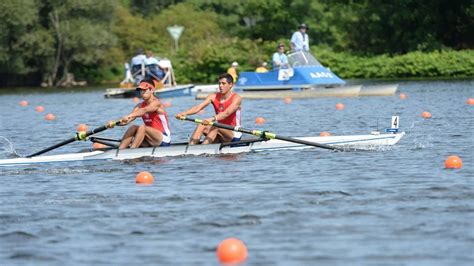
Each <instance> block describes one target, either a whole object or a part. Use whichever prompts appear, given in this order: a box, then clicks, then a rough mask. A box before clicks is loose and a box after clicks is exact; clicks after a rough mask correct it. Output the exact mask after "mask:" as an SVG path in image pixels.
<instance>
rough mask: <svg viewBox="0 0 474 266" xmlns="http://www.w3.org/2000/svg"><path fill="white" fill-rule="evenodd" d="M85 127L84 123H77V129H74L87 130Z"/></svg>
mask: <svg viewBox="0 0 474 266" xmlns="http://www.w3.org/2000/svg"><path fill="white" fill-rule="evenodd" d="M87 129H88V127H87V125H86V124H79V125H78V126H77V129H76V130H77V131H87Z"/></svg>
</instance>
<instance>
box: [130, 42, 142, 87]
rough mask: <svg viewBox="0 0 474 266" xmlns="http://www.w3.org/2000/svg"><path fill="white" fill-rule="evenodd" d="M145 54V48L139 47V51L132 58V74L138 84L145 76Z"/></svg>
mask: <svg viewBox="0 0 474 266" xmlns="http://www.w3.org/2000/svg"><path fill="white" fill-rule="evenodd" d="M145 58H146V56H145V54H143V49H141V48H139V49H137V52H136V54H135V56H134V57H132V60H131V61H130V67H131V71H132V76H133V78H134V79H135V83H136V84H138V82H139V81H140V80H142V79H143V78H145V73H144V72H145V71H144V70H145V68H144V66H145Z"/></svg>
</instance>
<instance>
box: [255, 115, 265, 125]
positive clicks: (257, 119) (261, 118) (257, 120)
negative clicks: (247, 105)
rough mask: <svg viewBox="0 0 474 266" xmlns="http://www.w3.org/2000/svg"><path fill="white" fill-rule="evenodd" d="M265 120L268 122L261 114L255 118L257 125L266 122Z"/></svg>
mask: <svg viewBox="0 0 474 266" xmlns="http://www.w3.org/2000/svg"><path fill="white" fill-rule="evenodd" d="M265 122H266V120H265V118H263V117H260V116H259V117H257V118H255V124H257V125H261V124H264V123H265Z"/></svg>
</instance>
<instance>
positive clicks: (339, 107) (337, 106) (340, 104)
mask: <svg viewBox="0 0 474 266" xmlns="http://www.w3.org/2000/svg"><path fill="white" fill-rule="evenodd" d="M344 108H346V106H345V105H344V104H343V103H337V104H336V110H344Z"/></svg>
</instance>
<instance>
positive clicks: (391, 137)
mask: <svg viewBox="0 0 474 266" xmlns="http://www.w3.org/2000/svg"><path fill="white" fill-rule="evenodd" d="M404 134H405V133H403V132H402V133H397V134H370V135H352V136H329V137H302V138H298V139H302V140H306V141H311V142H315V143H320V144H326V145H333V146H337V147H344V148H345V149H346V148H347V149H349V150H350V149H357V150H371V149H374V148H375V149H376V148H379V147H383V146H392V145H395V144H396V143H397V142H398V141H399V140H400V139H401V138H402V137H403V135H404ZM307 148H315V147H312V146H307V145H302V144H297V143H293V142H287V141H282V140H275V139H272V140H267V141H262V140H256V141H254V142H248V141H247V142H241V143H234V144H232V145H231V146H229V145H225V144H209V145H188V144H184V143H182V144H174V145H171V146H168V147H152V148H139V149H124V150H118V149H109V150H96V151H90V152H80V153H71V154H59V155H47V156H37V157H31V158H14V159H3V160H0V166H15V165H30V164H38V163H54V162H71V161H89V160H126V159H136V158H141V157H158V158H159V157H169V156H188V155H218V154H235V153H244V152H251V151H256V152H262V151H273V150H287V149H307Z"/></svg>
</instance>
